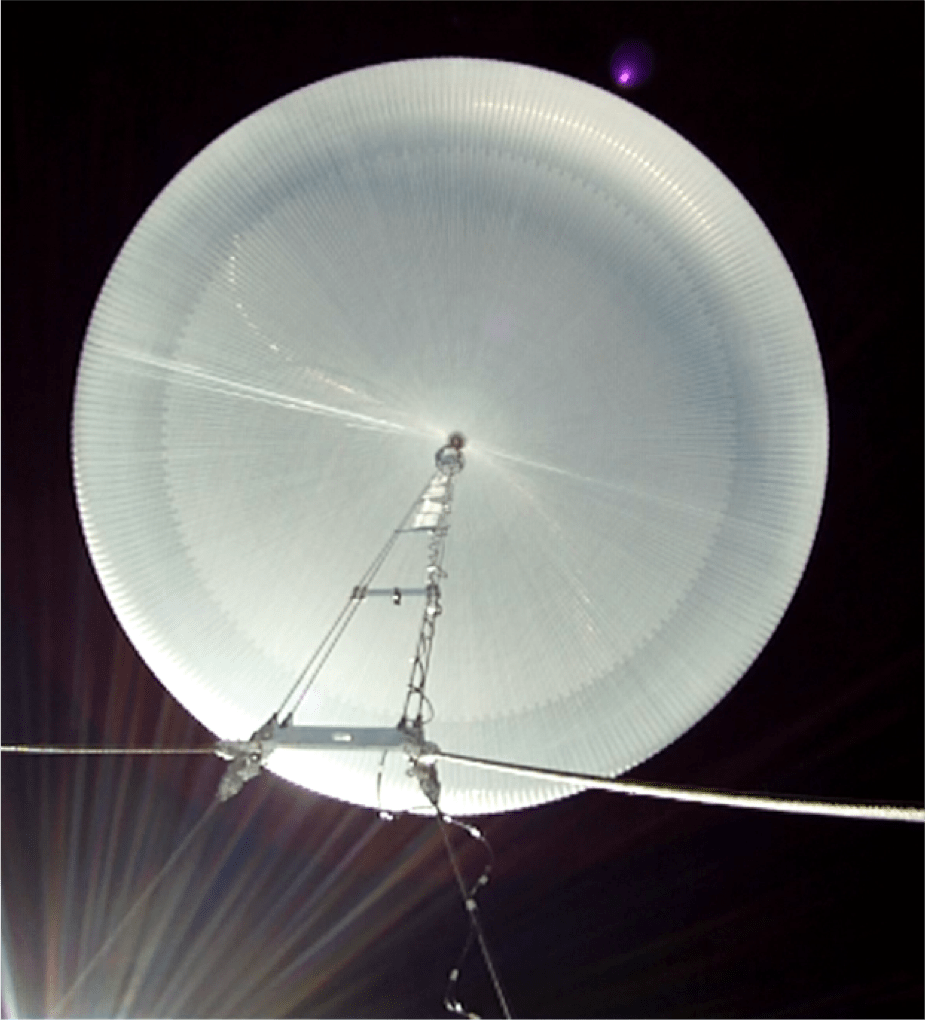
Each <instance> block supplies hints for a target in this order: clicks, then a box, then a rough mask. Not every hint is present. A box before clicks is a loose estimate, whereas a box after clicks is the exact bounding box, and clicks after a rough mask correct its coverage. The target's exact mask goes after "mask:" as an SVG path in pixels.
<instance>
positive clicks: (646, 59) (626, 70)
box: [610, 39, 654, 89]
mask: <svg viewBox="0 0 925 1020" xmlns="http://www.w3.org/2000/svg"><path fill="white" fill-rule="evenodd" d="M653 64H654V57H653V53H652V47H651V46H649V44H648V43H644V42H643V41H642V40H641V39H627V40H626V41H625V42H622V43H620V45H619V46H618V47H617V48H616V49H615V50H614V51H613V56H612V57H611V58H610V76H611V78H613V82H614V84H615V85H618V86H619V87H620V88H623V89H635V88H638V87H639V86H640V85H644V84H645V83H646V82H647V81H648V80H649V78H650V77H651V75H652V67H653Z"/></svg>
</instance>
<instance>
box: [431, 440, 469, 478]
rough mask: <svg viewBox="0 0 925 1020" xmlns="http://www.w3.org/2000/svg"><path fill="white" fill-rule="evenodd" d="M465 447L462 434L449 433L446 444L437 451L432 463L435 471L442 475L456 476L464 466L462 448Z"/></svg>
mask: <svg viewBox="0 0 925 1020" xmlns="http://www.w3.org/2000/svg"><path fill="white" fill-rule="evenodd" d="M465 445H466V437H465V436H464V435H463V434H462V432H451V433H450V434H449V436H448V437H447V440H446V443H445V444H444V445H443V446H441V447H440V449H439V450H437V453H436V455H435V456H434V461H435V462H436V464H437V469H438V470H439V471H440V472H441V473H442V474H444V475H458V474H459V472H460V471H462V469H463V468H464V467H465V466H466V458H465V457H464V456H463V447H464V446H465Z"/></svg>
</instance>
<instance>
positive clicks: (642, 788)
mask: <svg viewBox="0 0 925 1020" xmlns="http://www.w3.org/2000/svg"><path fill="white" fill-rule="evenodd" d="M419 760H420V761H422V762H433V761H452V762H457V763H458V764H460V765H471V766H473V767H474V768H479V769H485V770H487V771H490V772H503V773H506V774H508V775H516V776H531V777H535V778H537V779H547V780H549V781H550V782H554V783H563V784H565V785H567V786H575V787H579V788H581V789H587V790H605V791H607V792H609V793H628V794H631V795H635V796H640V797H659V798H661V799H663V800H678V801H687V802H690V803H695V804H715V805H719V806H721V807H742V808H757V809H758V810H763V811H782V812H790V813H792V814H803V815H823V816H829V817H833V818H863V819H872V820H877V821H895V822H925V808H921V807H906V806H903V805H898V804H855V803H850V802H837V801H836V802H830V801H817V800H809V799H805V800H804V799H801V798H799V797H794V796H792V795H789V796H780V797H779V796H774V795H771V796H769V795H767V794H751V793H725V792H720V791H718V790H695V789H690V788H685V787H675V786H661V785H658V784H655V783H627V782H623V781H621V780H618V779H607V778H605V777H603V776H592V775H585V774H583V773H580V772H563V771H559V770H557V769H545V768H537V767H535V766H533V765H515V764H514V763H512V762H504V761H493V760H491V759H488V758H476V757H472V756H470V755H465V754H451V753H449V752H447V751H429V752H427V753H425V754H422V755H421V756H420V759H419Z"/></svg>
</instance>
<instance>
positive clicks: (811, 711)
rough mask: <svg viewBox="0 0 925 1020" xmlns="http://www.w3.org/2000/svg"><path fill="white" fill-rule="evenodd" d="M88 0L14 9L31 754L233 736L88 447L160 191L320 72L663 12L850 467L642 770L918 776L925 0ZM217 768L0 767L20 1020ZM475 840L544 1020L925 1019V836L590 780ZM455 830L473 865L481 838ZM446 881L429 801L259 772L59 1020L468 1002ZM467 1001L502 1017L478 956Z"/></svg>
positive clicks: (116, 913) (7, 583) (835, 449)
mask: <svg viewBox="0 0 925 1020" xmlns="http://www.w3.org/2000/svg"><path fill="white" fill-rule="evenodd" d="M49 6H50V5H49ZM62 9H63V7H58V8H57V11H58V12H59V13H58V14H55V13H54V11H55V8H54V7H51V11H52V13H50V14H49V13H46V5H42V4H35V5H16V18H15V24H14V19H13V17H12V15H11V16H10V18H9V19H8V31H7V38H6V48H5V57H6V62H5V68H4V85H5V86H6V88H5V92H4V100H5V103H4V111H3V112H4V114H5V117H4V122H3V124H4V136H3V141H4V142H5V146H4V167H3V169H4V178H3V189H4V191H3V197H4V213H5V216H4V222H3V240H4V242H5V252H4V253H5V259H4V266H3V271H4V279H3V283H4V289H3V321H2V325H3V374H2V380H3V383H2V386H3V392H2V396H3V403H2V425H3V437H4V446H3V464H2V470H3V477H2V481H3V544H2V551H3V718H2V727H3V728H2V735H3V742H4V743H10V742H27V741H33V742H61V743H74V742H77V741H89V742H92V743H98V744H121V743H124V742H129V743H133V744H138V745H146V744H150V743H152V742H159V741H163V742H165V743H173V742H193V743H197V744H202V743H206V742H207V741H208V739H209V735H208V734H207V733H206V732H205V731H204V730H203V729H202V728H201V727H200V726H199V725H198V724H197V723H195V721H193V720H191V719H190V718H189V717H188V716H187V715H186V713H185V711H184V710H182V709H181V708H179V707H178V706H177V705H176V704H175V703H174V702H173V701H172V700H171V699H170V697H169V696H168V695H167V694H166V692H165V691H164V690H163V688H161V686H160V685H159V683H158V682H157V680H156V679H154V678H153V677H152V676H151V675H150V673H149V672H148V671H147V669H146V667H145V666H144V665H143V664H142V663H141V662H140V660H139V659H138V658H137V656H136V655H135V653H134V652H133V650H132V649H131V647H130V646H129V645H128V643H127V641H126V639H125V637H124V636H123V635H122V633H121V631H120V630H119V628H118V626H117V625H116V623H115V621H114V619H113V616H112V614H111V611H110V610H109V607H108V604H107V602H106V600H105V597H104V596H103V594H102V592H101V589H100V587H99V584H98V582H97V580H96V577H95V575H94V573H93V570H92V567H91V566H90V563H89V560H88V557H87V553H86V550H85V547H84V544H83V540H82V537H81V533H80V527H79V523H78V520H77V514H76V509H75V504H74V499H73V494H72V483H71V472H70V460H69V447H68V444H69V416H70V408H71V400H72V392H73V384H74V378H75V373H76V368H77V362H78V358H79V352H80V346H81V342H82V337H83V333H84V330H85V328H86V324H87V321H88V318H89V315H90V313H91V310H92V307H93V303H94V301H95V299H96V295H97V294H98V292H99V289H100V287H101V286H102V283H103V281H104V279H105V276H106V273H107V271H108V269H109V267H110V265H111V263H112V261H113V259H114V258H115V256H116V254H117V252H118V250H119V247H120V246H121V244H122V242H123V241H124V240H125V238H126V236H127V235H128V233H129V232H130V230H131V229H132V227H133V226H134V224H135V223H136V221H137V220H138V218H139V217H140V216H141V214H142V213H143V212H144V210H145V209H146V207H147V206H148V205H149V204H150V202H151V201H152V200H153V199H154V197H155V196H156V195H157V194H158V192H159V191H160V190H161V188H163V187H164V186H165V185H166V184H167V182H168V181H169V180H170V179H171V177H173V175H174V174H176V173H177V172H178V171H179V170H180V169H181V168H182V167H183V166H184V164H185V163H186V162H187V161H188V160H189V159H191V158H192V157H193V156H194V155H195V154H196V153H197V152H198V151H200V150H201V149H202V148H203V147H204V146H205V145H206V144H208V143H209V142H210V141H212V140H213V139H214V138H215V137H216V136H217V135H218V134H219V133H221V132H222V131H224V130H225V129H227V128H228V127H230V126H232V125H233V124H235V123H236V122H237V121H239V120H240V119H241V118H243V117H244V116H246V115H248V114H250V113H252V112H254V111H255V110H257V109H259V108H260V107H261V106H263V105H265V104H266V103H269V102H271V101H273V100H274V99H277V98H279V97H280V96H282V95H284V94H286V93H288V92H291V91H293V90H294V89H297V88H299V87H302V86H304V85H306V84H309V83H311V82H313V81H317V80H319V79H322V78H325V77H327V76H329V75H331V74H335V73H339V72H343V71H348V70H351V69H354V68H357V67H362V66H366V65H369V64H374V63H381V62H384V61H389V60H396V59H403V58H411V57H424V56H440V55H469V56H479V57H491V58H498V59H505V60H514V61H519V62H522V63H527V64H532V65H536V66H539V67H545V68H549V69H552V70H555V71H559V72H562V73H565V74H569V75H572V76H574V77H576V78H579V79H582V80H585V81H587V82H590V83H591V84H593V85H596V86H598V87H601V88H605V89H607V88H611V89H612V85H611V84H610V82H609V79H608V57H609V54H610V52H611V50H612V49H613V47H614V46H616V45H617V44H618V43H619V42H621V41H622V40H624V39H626V38H628V37H634V36H636V37H640V38H643V39H645V40H646V41H647V42H648V43H649V45H650V46H651V47H652V49H653V51H654V54H655V60H656V69H655V74H654V76H653V78H652V80H651V81H650V83H649V84H648V85H647V86H645V87H644V88H642V89H640V90H638V91H636V92H634V93H632V94H631V95H630V97H629V98H630V99H631V101H632V102H634V103H637V104H638V105H640V106H641V107H642V108H644V109H646V110H647V111H649V112H650V113H652V114H653V115H655V116H656V117H658V118H659V119H661V120H663V121H664V122H665V123H667V124H668V125H670V126H671V127H672V128H674V129H675V130H677V131H678V132H679V133H681V134H682V135H683V136H685V137H686V138H687V139H688V140H689V141H691V142H692V143H693V144H694V145H696V146H697V147H698V148H700V149H701V150H702V151H703V152H704V153H705V154H706V155H707V156H708V157H709V158H710V159H711V160H712V161H713V162H714V163H715V164H716V165H717V166H718V167H719V168H720V169H721V170H722V171H723V172H724V173H725V174H726V175H727V176H728V177H729V178H730V179H731V180H732V181H733V183H735V184H736V186H737V187H738V188H739V189H740V190H741V191H742V193H743V194H744V195H745V196H746V198H747V199H748V200H749V201H750V202H751V203H752V205H753V206H754V207H755V209H756V210H757V212H758V213H759V215H760V216H761V217H762V218H763V220H764V221H765V223H766V224H767V226H768V228H769V230H770V231H771V233H772V234H773V235H774V237H775V238H776V240H777V242H778V244H779V245H780V247H781V249H782V251H783V253H784V255H785V257H786V258H787V260H788V262H789V263H790V266H791V269H792V270H793V273H794V276H795V277H796V279H797V281H798V283H799V285H800V287H801V290H802V292H803V295H804V298H805V300H806V303H807V306H808V308H809V312H810V315H811V317H812V319H813V323H814V325H815V328H816V332H817V336H818V340H819V346H820V350H821V353H822V358H823V364H824V368H825V372H826V381H827V386H828V393H829V401H830V417H831V463H830V475H829V484H828V489H827V496H826V503H825V507H824V510H823V516H822V521H821V526H820V531H819V536H818V540H817V543H816V546H815V549H814V551H813V554H812V556H811V558H810V562H809V566H808V568H807V572H806V575H805V577H804V579H803V582H802V584H801V585H800V588H799V589H798V591H797V594H796V596H795V598H794V601H793V604H792V606H791V608H790V610H789V612H788V613H787V615H786V616H785V618H784V620H783V622H782V624H781V626H780V628H779V630H778V631H777V633H776V634H775V635H774V637H773V638H772V640H771V642H770V644H769V645H768V647H767V649H766V650H765V651H764V653H763V654H762V655H761V657H760V658H759V660H758V661H757V662H756V664H755V665H754V666H753V668H752V669H751V670H750V671H749V672H748V674H747V675H746V676H745V677H744V678H743V679H742V680H741V681H740V683H739V684H738V685H737V686H736V687H735V688H734V690H733V691H732V692H731V693H730V694H729V695H728V696H727V698H726V699H724V701H723V702H722V703H721V704H720V705H719V706H718V707H717V708H716V709H715V710H714V711H713V712H712V713H711V714H710V715H709V716H708V717H707V718H705V719H704V720H703V721H702V722H701V723H700V724H698V725H697V726H696V727H695V728H694V729H693V730H692V731H691V732H690V733H688V734H687V735H686V736H685V737H683V738H682V739H681V740H679V741H678V742H677V743H676V744H675V745H673V746H672V747H670V748H668V749H667V750H665V751H664V752H663V753H661V754H660V755H658V756H657V757H656V758H655V759H653V760H651V761H649V762H647V763H645V764H644V765H642V766H640V767H638V768H637V769H635V770H634V771H633V773H632V774H631V775H632V776H634V777H635V778H639V779H645V780H651V781H660V782H671V783H677V784H687V785H691V786H712V787H717V788H724V789H740V790H766V791H773V792H780V793H796V794H804V795H812V796H819V797H832V798H847V799H853V800H869V799H870V800H884V801H896V802H913V803H921V802H922V801H923V770H922V764H923V761H922V751H923V725H922V719H923V697H922V629H921V621H922V604H921V591H922V400H921V383H922V349H923V329H922V325H923V324H922V277H923V264H922V262H923V260H922V236H921V232H922V219H923V217H922V212H923V209H922V198H921V195H922V180H923V160H922V122H923V108H922V107H923V102H922V96H923V60H922V44H921V41H922V37H923V31H922V30H923V8H922V6H921V5H920V4H918V3H889V4H886V3H870V4H867V3H852V4H843V3H823V4H816V3H791V4H770V3H752V4H699V3H689V4H681V5H676V4H671V3H664V4H663V3H659V4H656V3H649V4H641V5H636V4H616V3H596V4H583V3H570V4H565V5H561V4H555V3H549V4H534V3H518V4H504V3H497V4H475V5H468V4H454V3H444V4H426V3H421V4H398V5H394V4H387V3H382V4H375V5H366V4H337V3H330V4H320V3H307V4H303V3H291V4H247V3H241V4H176V5H174V4H145V5H140V4H139V5H136V4H106V5H102V4H100V5H80V15H79V17H78V18H77V19H76V20H75V21H71V22H66V21H65V20H64V19H63V18H62V17H61V15H60V11H61V10H62ZM221 771H222V765H221V763H219V762H218V761H216V760H213V759H210V758H204V759H192V760H178V761H170V760H168V761H157V762H151V763H149V762H130V763H127V764H126V763H122V762H103V763H100V762H97V761H93V762H86V761H77V760H74V759H70V760H64V761H59V760H39V759H32V758H30V759H21V758H17V759H12V758H10V757H9V756H4V761H3V773H2V782H3V785H2V810H3V875H2V877H3V968H4V969H3V1006H4V1015H16V1014H18V1015H23V1016H38V1015H46V1014H47V1013H48V1011H50V1010H51V1009H52V1008H53V1007H54V1005H55V1003H56V1002H58V1001H59V1000H60V999H61V998H62V997H63V995H64V993H65V992H66V991H67V988H68V987H69V984H70V982H71V981H72V980H73V978H74V977H75V976H76V973H77V971H78V970H79V969H80V966H81V962H84V963H85V962H87V961H88V960H89V959H90V958H91V957H92V956H93V954H94V953H95V951H96V949H97V948H98V947H99V946H100V945H101V944H102V943H103V941H104V940H105V939H106V938H107V936H108V935H109V934H110V933H111V932H112V931H113V930H114V929H115V927H116V925H117V924H118V922H119V920H120V918H121V917H122V916H123V915H124V913H125V911H126V910H127V909H128V908H129V906H130V905H131V903H132V902H134V898H135V897H136V896H137V894H138V892H139V891H140V890H141V889H142V888H144V886H145V883H146V881H148V880H150V878H151V877H152V876H153V875H154V874H156V872H157V871H158V869H159V867H160V866H161V865H162V864H163V863H164V861H166V860H167V858H168V857H169V855H170V853H171V852H172V850H173V849H174V848H175V847H176V846H177V845H178V844H179V843H180V841H181V840H182V839H183V837H184V835H185V834H186V833H187V832H188V831H189V830H190V828H191V827H192V826H193V825H194V824H195V822H196V821H197V819H198V818H199V817H200V816H201V815H202V813H203V811H204V810H205V809H206V807H207V805H208V804H209V803H210V800H211V797H212V796H213V792H214V789H215V786H216V785H217V783H218V779H219V777H220V775H221ZM483 828H484V830H485V832H486V833H487V834H488V836H489V838H490V839H491V841H492V843H493V845H494V848H495V852H496V854H497V858H498V862H497V866H496V869H495V874H494V879H493V882H492V884H491V885H490V886H489V887H488V889H487V890H486V892H485V894H484V898H483V910H484V921H485V925H486V928H487V931H488V934H489V938H490V941H491V944H492V946H493V948H494V951H495V955H496V958H497V963H498V966H499V969H500V971H501V974H502V977H503V979H504V982H505V985H506V987H507V991H508V993H509V996H510V999H511V1003H512V1007H513V1010H514V1011H515V1013H516V1014H518V1015H520V1016H522V1017H527V1016H531V1017H547V1016H549V1017H553V1016H554V1017H624V1016H627V1017H637V1016H652V1017H675V1016H677V1017H683V1016H698V1017H701V1016H702V1017H721V1016H723V1017H725V1016H730V1017H732V1016H737V1017H745V1016H755V1017H758V1016H761V1017H764V1016H769V1017H770V1016H799V1017H829V1016H831V1017H873V1016H877V1017H907V1016H908V1017H912V1016H921V1015H922V1011H923V1001H922V995H923V992H922V956H923V938H922V902H923V880H922V831H921V827H918V826H911V825H901V824H881V823H872V822H851V821H833V820H822V819H811V818H790V817H786V816H780V815H762V814H756V813H752V812H739V811H729V810H719V809H708V808H701V807H684V806H675V805H668V804H664V803H661V802H655V801H653V802H642V801H634V800H626V799H622V798H618V797H609V796H607V795H605V794H584V795H582V796H580V797H575V798H571V799H570V800H567V801H565V802H562V803H559V804H556V805H552V806H549V807H545V808H539V809H534V810H531V811H528V812H521V813H518V814H515V815H511V816H505V817H498V818H491V819H487V820H485V823H484V825H483ZM460 852H461V853H462V855H463V860H464V862H465V863H466V865H467V866H468V867H469V868H470V869H472V870H473V873H476V872H477V868H478V864H479V857H478V852H477V846H475V845H472V846H467V845H465V844H464V843H463V842H462V841H460ZM351 855H352V856H351ZM451 880H452V876H451V874H450V872H449V869H448V866H447V865H446V862H445V860H444V858H443V856H442V850H441V847H440V844H439V837H437V836H436V835H435V832H434V828H433V823H432V822H426V821H421V820H415V819H398V820H396V821H393V822H391V823H386V822H384V821H380V820H379V819H377V818H376V817H375V816H374V815H373V814H372V813H370V812H365V811H361V810H358V809H352V808H348V807H346V806H342V805H339V804H336V803H334V802H330V801H324V800H322V799H321V798H318V797H315V796H313V795H311V794H308V793H306V792H304V791H299V790H295V789H293V788H291V787H289V786H287V785H286V784H284V783H283V782H282V781H281V780H276V779H274V778H272V777H267V776H264V777H262V778H261V779H260V780H258V781H257V782H255V783H252V784H250V786H249V787H248V788H246V789H245V791H244V792H243V793H242V794H241V795H240V796H239V798H238V799H237V800H235V801H233V802H232V804H230V805H228V806H227V808H226V810H225V812H224V813H221V812H216V813H214V814H213V815H212V816H210V818H209V820H208V824H207V825H206V826H204V827H203V829H202V830H201V831H200V833H199V835H198V836H197V837H196V842H195V843H194V844H191V845H190V847H189V854H188V856H186V857H181V859H180V860H179V861H178V862H177V865H176V868H174V869H173V870H172V873H171V875H170V876H168V878H167V879H165V882H164V886H163V889H160V888H159V892H158V894H157V895H155V896H154V897H152V901H151V905H150V907H148V908H146V909H145V910H144V911H140V912H139V915H138V917H137V918H136V920H137V923H134V922H133V923H132V924H131V925H128V926H126V928H125V929H124V931H122V933H121V934H120V936H119V938H118V939H117V940H116V941H115V943H114V944H113V946H112V948H111V949H110V950H109V951H107V953H106V954H104V955H103V957H102V958H101V960H100V963H99V966H98V967H97V969H96V970H95V971H94V972H92V973H91V974H90V975H88V978H87V981H86V984H85V985H84V986H83V989H82V992H81V994H80V995H79V996H75V998H74V999H73V1000H72V1001H71V1002H69V1004H68V1006H67V1008H66V1009H65V1011H64V1012H65V1013H70V1014H71V1015H81V1016H89V1015H99V1016H105V1015H111V1012H107V1010H111V1006H109V1005H107V1004H108V1003H111V1002H112V1001H114V999H113V997H114V996H117V997H118V996H121V1001H122V1002H123V1003H124V1004H129V1005H125V1006H124V1009H125V1015H131V1016H155V1015H168V1016H169V1015H174V1016H176V1015H184V1016H200V1015H201V1016H271V1015H290V1016H370V1017H372V1016H382V1017H386V1016H402V1017H425V1016H440V1015H442V1011H441V1006H440V1003H441V997H442V993H443V985H444V982H445V978H446V974H447V972H448V970H449V969H450V968H451V967H452V966H453V964H454V962H455V958H456V954H457V952H458V950H459V948H460V946H461V943H462V940H463V938H464V936H465V918H464V916H463V911H462V908H461V906H460V904H459V902H458V898H457V896H456V893H455V891H454V889H453V886H452V884H451ZM178 904H179V906H178ZM171 911H173V913H171ZM184 911H185V912H184ZM181 917H182V918H183V919H184V920H183V922H182V923H180V921H179V920H178V919H179V918H181ZM460 991H461V995H462V998H463V1001H464V1002H465V1003H466V1004H467V1005H468V1006H469V1007H470V1008H472V1009H473V1010H475V1011H476V1012H479V1013H481V1014H482V1015H488V1016H493V1015H497V1012H496V1010H497V1006H496V1004H495V1003H494V1001H493V999H492V996H491V993H490V988H489V986H488V983H487V979H486V977H485V975H484V973H483V970H482V967H481V963H480V962H479V960H478V959H477V957H476V955H473V956H472V957H471V958H470V961H469V963H468V965H467V967H466V969H465V971H464V974H463V978H462V984H461V989H460ZM159 997H160V998H159Z"/></svg>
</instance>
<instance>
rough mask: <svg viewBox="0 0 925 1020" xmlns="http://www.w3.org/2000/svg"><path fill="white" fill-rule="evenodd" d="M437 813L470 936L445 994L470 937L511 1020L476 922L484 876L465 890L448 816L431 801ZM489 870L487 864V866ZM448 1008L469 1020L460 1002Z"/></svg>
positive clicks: (452, 982) (456, 975) (454, 978)
mask: <svg viewBox="0 0 925 1020" xmlns="http://www.w3.org/2000/svg"><path fill="white" fill-rule="evenodd" d="M432 803H433V804H434V808H435V810H436V812H437V824H438V826H439V828H440V835H441V836H442V837H443V843H444V846H445V847H446V852H447V856H448V857H449V859H450V865H451V866H452V868H453V874H454V875H455V877H456V884H457V885H458V886H459V892H460V894H461V896H462V900H463V906H465V908H466V913H467V914H468V915H469V926H470V928H469V937H468V939H467V941H466V946H465V947H464V949H463V952H462V955H461V956H460V959H459V963H458V964H457V966H456V967H455V968H454V970H452V971H451V972H450V982H449V986H448V989H447V991H448V992H449V990H450V987H451V986H454V985H455V984H456V982H457V981H458V980H459V965H460V964H461V963H462V960H463V958H464V957H465V955H466V953H467V952H468V950H469V946H470V945H471V943H472V936H473V934H474V935H475V938H476V939H477V940H478V943H479V949H480V950H481V952H482V959H483V960H484V961H485V967H486V968H487V970H488V975H489V977H490V978H491V983H492V987H493V988H494V990H495V995H496V996H497V998H498V1003H499V1004H500V1006H501V1012H502V1013H503V1014H504V1016H505V1017H506V1018H507V1020H511V1010H510V1007H509V1006H508V1003H507V998H506V997H505V995H504V989H503V988H502V987H501V979H500V978H499V977H498V972H497V970H496V969H495V965H494V961H493V960H492V958H491V953H490V952H489V951H488V943H487V942H486V941H485V932H484V931H483V930H482V922H481V920H480V919H479V909H478V903H477V902H476V898H475V897H476V893H477V892H478V890H479V889H480V888H481V887H482V886H483V885H484V884H485V882H487V881H488V879H487V877H486V874H485V873H483V874H482V876H481V877H480V878H479V880H478V881H477V882H476V884H475V885H474V886H473V887H472V889H467V888H466V882H465V879H464V878H463V876H462V872H461V871H460V868H459V863H458V861H457V860H456V853H455V852H454V850H453V844H452V842H451V841H450V837H449V833H448V832H447V817H446V815H444V813H443V812H442V811H441V810H440V808H439V806H438V805H437V804H436V802H432ZM489 867H490V864H489ZM446 998H447V1000H449V995H447V997H446ZM445 1004H446V1006H447V1009H449V1010H450V1011H451V1012H454V1013H460V1014H461V1015H462V1016H467V1017H471V1016H473V1014H471V1013H468V1012H466V1011H465V1010H464V1009H463V1008H462V1006H460V1004H459V1002H458V1001H456V1002H455V1003H454V1002H452V1001H446V1003H445Z"/></svg>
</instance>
